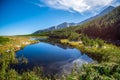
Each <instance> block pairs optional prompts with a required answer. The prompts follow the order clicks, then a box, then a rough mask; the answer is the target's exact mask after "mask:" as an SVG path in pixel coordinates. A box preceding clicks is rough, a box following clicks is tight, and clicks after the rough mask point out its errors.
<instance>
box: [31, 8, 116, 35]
mask: <svg viewBox="0 0 120 80" xmlns="http://www.w3.org/2000/svg"><path fill="white" fill-rule="evenodd" d="M114 8H115V7H113V6H109V7H107V8H106V9H104V10H103V11H102V12H100V13H99V14H97V15H95V16H93V17H90V18H88V19H86V20H83V21H81V22H79V23H74V22H72V23H67V22H63V23H61V24H59V25H56V26H51V27H49V28H46V29H43V30H38V31H35V32H34V33H33V34H39V33H42V32H47V31H52V30H58V29H62V28H66V27H70V26H78V25H82V24H84V23H86V22H89V21H91V20H93V19H95V18H98V17H100V16H103V15H105V14H107V13H109V12H110V11H112V10H113V9H114Z"/></svg>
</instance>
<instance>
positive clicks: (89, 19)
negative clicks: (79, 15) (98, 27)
mask: <svg viewBox="0 0 120 80" xmlns="http://www.w3.org/2000/svg"><path fill="white" fill-rule="evenodd" d="M114 8H115V7H113V6H109V7H107V8H106V9H104V10H103V11H102V12H101V13H99V14H98V15H96V16H93V17H90V18H88V19H86V20H84V21H82V22H80V23H78V24H79V25H81V24H84V23H86V22H89V21H91V20H93V19H95V18H98V17H100V16H104V15H106V14H108V13H109V12H110V11H112V10H113V9H114Z"/></svg>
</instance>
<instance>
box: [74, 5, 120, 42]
mask: <svg viewBox="0 0 120 80" xmlns="http://www.w3.org/2000/svg"><path fill="white" fill-rule="evenodd" d="M76 32H77V33H79V34H80V33H83V34H85V35H88V36H89V37H91V38H101V39H104V40H111V41H114V40H120V6H119V7H117V8H115V9H114V10H113V11H112V12H110V13H108V14H107V15H105V16H102V17H99V18H97V19H94V20H92V21H90V22H88V23H85V24H83V25H82V26H79V27H78V28H77V29H76Z"/></svg>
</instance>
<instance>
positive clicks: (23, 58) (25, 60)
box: [18, 54, 28, 64]
mask: <svg viewBox="0 0 120 80" xmlns="http://www.w3.org/2000/svg"><path fill="white" fill-rule="evenodd" d="M18 61H19V64H24V63H25V64H27V63H28V60H27V58H25V57H24V55H23V54H22V56H21V57H19V58H18Z"/></svg>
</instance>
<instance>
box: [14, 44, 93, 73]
mask: <svg viewBox="0 0 120 80" xmlns="http://www.w3.org/2000/svg"><path fill="white" fill-rule="evenodd" d="M23 55H24V57H26V58H27V59H28V64H26V65H25V64H24V65H19V66H17V67H16V68H17V69H19V70H21V69H31V68H33V67H34V66H40V67H42V68H43V71H44V72H45V73H47V74H62V73H69V72H70V71H71V68H72V67H73V66H74V64H75V63H77V64H78V65H82V64H83V63H86V64H87V63H90V62H92V61H93V60H92V59H91V58H90V57H89V56H87V55H85V54H81V52H80V51H79V50H77V49H76V48H70V47H64V46H62V45H60V44H59V45H58V44H56V45H55V44H54V45H53V44H50V43H45V42H39V43H36V44H32V45H28V46H26V47H25V48H24V49H22V50H19V51H18V52H16V57H17V58H18V57H21V56H23Z"/></svg>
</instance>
